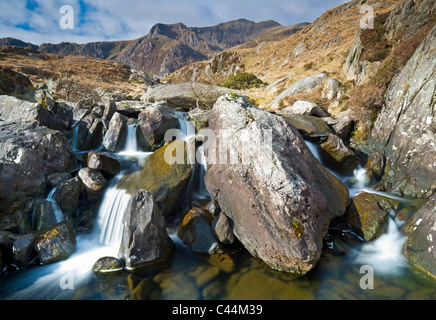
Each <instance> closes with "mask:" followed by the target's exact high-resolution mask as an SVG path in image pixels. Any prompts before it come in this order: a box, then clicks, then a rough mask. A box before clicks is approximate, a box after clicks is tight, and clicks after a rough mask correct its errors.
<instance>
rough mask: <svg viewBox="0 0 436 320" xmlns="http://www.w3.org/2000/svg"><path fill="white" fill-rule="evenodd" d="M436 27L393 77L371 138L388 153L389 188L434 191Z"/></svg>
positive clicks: (408, 191) (422, 192)
mask: <svg viewBox="0 0 436 320" xmlns="http://www.w3.org/2000/svg"><path fill="white" fill-rule="evenodd" d="M435 49H436V27H433V29H432V30H431V31H430V33H429V34H428V36H427V37H426V38H425V39H424V41H423V42H422V43H421V45H420V46H419V47H418V48H417V49H416V51H415V53H414V54H413V56H412V57H411V58H410V59H409V61H408V62H407V64H406V65H405V67H404V68H403V70H402V71H401V72H400V74H399V75H398V76H397V77H396V78H394V79H393V81H392V82H391V85H390V86H389V88H388V90H387V92H386V94H385V100H384V105H383V107H382V110H381V111H380V114H379V116H378V118H377V120H376V121H375V124H374V127H373V129H372V131H371V132H370V136H369V139H368V143H369V145H371V146H372V147H373V148H374V149H375V151H378V152H381V153H382V154H384V155H385V156H386V168H385V172H384V175H383V183H384V186H385V188H386V189H387V190H388V191H391V192H395V193H399V194H404V195H410V196H416V197H429V196H431V195H432V194H433V193H434V192H435V190H436V183H435V181H436V170H435V169H436V164H435V163H434V159H436V148H435V143H436V137H435V130H436V122H435V112H436V108H435V103H436V100H435V99H434V93H435V90H436V79H435V77H434V74H435V72H436V65H435V64H434V61H435V59H436V50H435Z"/></svg>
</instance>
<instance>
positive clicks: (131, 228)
mask: <svg viewBox="0 0 436 320" xmlns="http://www.w3.org/2000/svg"><path fill="white" fill-rule="evenodd" d="M124 226H125V227H124V231H123V236H122V242H121V249H120V252H121V255H122V257H123V258H124V260H125V261H126V267H127V268H129V269H136V268H140V269H141V270H147V271H151V270H155V269H157V268H162V267H163V266H166V265H168V264H169V261H170V259H171V257H172V253H173V250H174V247H175V246H174V242H173V241H172V240H171V238H170V237H169V236H168V234H167V232H166V223H165V219H164V216H163V215H162V214H161V212H160V210H159V207H158V205H157V203H156V201H155V200H154V198H153V196H152V195H151V193H150V192H148V191H146V190H140V191H137V192H135V193H134V194H133V196H132V197H131V199H130V201H129V203H128V205H127V208H126V212H125V214H124Z"/></svg>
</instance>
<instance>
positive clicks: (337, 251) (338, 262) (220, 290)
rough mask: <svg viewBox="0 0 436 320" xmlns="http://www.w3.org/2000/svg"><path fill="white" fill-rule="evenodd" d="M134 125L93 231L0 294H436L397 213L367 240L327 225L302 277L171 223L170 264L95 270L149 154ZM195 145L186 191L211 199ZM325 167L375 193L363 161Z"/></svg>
mask: <svg viewBox="0 0 436 320" xmlns="http://www.w3.org/2000/svg"><path fill="white" fill-rule="evenodd" d="M180 128H181V131H182V132H183V135H184V136H185V139H186V140H187V141H188V140H189V139H192V138H193V137H194V136H195V129H193V127H192V126H191V125H190V124H189V123H188V122H187V121H186V119H185V118H184V117H180ZM135 131H136V127H135V126H134V125H129V127H128V138H127V140H126V146H125V149H124V150H123V151H122V152H120V153H119V154H118V155H119V156H120V157H121V158H122V159H123V160H124V161H123V168H122V169H123V170H122V171H121V173H120V174H118V175H117V176H116V177H114V178H113V179H112V180H111V182H110V185H109V186H108V188H107V189H106V191H105V194H104V196H103V199H102V201H101V205H100V208H99V211H98V215H97V219H96V222H95V226H94V230H93V231H92V232H91V233H90V234H87V235H79V236H78V237H77V250H76V252H75V253H74V254H73V255H72V256H71V257H70V258H69V259H67V260H65V261H62V262H58V263H55V264H52V265H47V266H34V267H29V268H27V269H25V270H22V271H20V272H16V273H11V274H10V275H8V276H7V277H5V278H3V279H0V298H1V299H183V300H184V299H436V285H435V282H434V281H433V280H430V279H427V278H426V277H425V276H423V275H422V274H421V273H418V272H416V271H414V270H413V269H411V268H410V267H409V265H408V263H407V261H406V259H405V258H404V257H403V255H402V254H401V248H402V245H403V243H404V241H405V237H404V236H403V235H402V234H401V233H400V232H399V227H400V223H399V222H398V221H397V220H396V219H394V217H392V218H391V219H390V221H389V227H388V230H387V232H386V233H385V234H383V235H382V236H381V237H379V238H378V239H377V240H375V241H373V242H369V243H367V242H364V241H363V240H362V239H361V238H360V237H359V236H357V235H356V234H354V233H353V232H352V231H351V230H349V229H347V228H332V229H331V230H330V232H329V236H328V237H326V240H325V250H324V253H323V255H322V257H321V259H320V261H319V263H318V265H317V267H316V268H315V269H314V270H312V271H311V272H309V273H308V274H307V275H305V276H302V277H298V276H296V275H292V274H288V273H283V272H278V271H274V270H271V269H270V268H269V267H267V266H266V265H265V264H264V263H263V262H262V261H260V260H259V259H256V258H253V257H252V256H251V255H250V254H249V253H248V252H247V251H246V250H245V249H243V248H242V247H241V246H238V245H234V246H232V247H230V248H228V250H227V251H226V252H225V253H224V254H221V255H207V254H206V255H201V254H194V253H192V251H191V250H190V249H189V248H187V247H186V246H185V245H184V244H183V242H182V241H181V240H180V239H179V238H178V236H177V233H176V228H177V226H175V225H172V226H168V232H169V234H170V237H171V238H172V239H173V241H174V242H175V244H176V250H175V252H174V256H173V258H172V261H171V265H170V266H169V267H167V268H165V269H162V270H160V271H158V272H154V273H146V274H141V273H138V272H134V273H132V272H127V271H122V272H117V273H113V274H107V275H98V276H97V275H95V274H94V273H92V271H91V268H92V265H93V264H94V262H95V261H97V259H98V258H100V257H103V256H117V255H118V249H119V244H120V241H121V234H122V228H123V225H122V218H123V212H124V210H125V207H126V205H127V203H128V201H129V199H130V196H129V195H128V194H127V193H126V192H125V190H122V189H119V188H117V183H118V181H119V180H120V179H121V178H122V177H123V176H124V175H125V174H126V173H127V172H129V169H130V168H131V166H135V164H136V163H142V162H141V161H142V159H145V157H146V156H148V155H149V153H143V152H140V151H138V148H137V146H136V134H135ZM307 145H308V147H309V149H310V150H311V151H312V153H313V154H314V156H315V157H316V158H317V159H318V160H319V161H320V162H321V163H322V157H321V154H320V150H319V148H318V146H317V145H315V144H313V143H311V142H309V141H307ZM198 149H199V150H197V153H196V155H197V162H199V163H200V164H196V165H195V169H196V170H195V174H194V175H193V178H192V180H191V188H190V192H189V195H187V196H190V197H191V198H192V199H210V195H209V194H208V193H207V190H206V189H205V186H204V179H203V177H204V173H205V170H206V166H205V162H204V154H203V150H202V149H201V147H200V148H198ZM132 161H133V162H132ZM126 164H127V165H126ZM328 170H330V172H332V173H333V174H334V175H335V176H336V177H338V178H339V179H341V180H342V181H343V182H344V183H345V184H346V185H347V186H348V187H349V190H350V194H351V196H354V195H356V194H358V193H359V192H363V191H365V192H374V193H376V191H373V190H372V189H371V188H370V187H369V186H367V185H366V184H365V170H364V169H362V168H358V169H356V170H355V171H354V174H353V175H352V176H343V175H341V174H339V173H336V172H335V171H334V169H332V168H328ZM377 193H379V192H377ZM381 194H382V195H384V196H391V197H394V196H392V195H389V194H387V193H381ZM395 198H398V197H395ZM400 199H401V198H400ZM401 201H402V205H403V207H408V206H410V205H412V203H411V201H410V200H405V199H401ZM415 210H417V209H416V208H415ZM368 267H369V269H368ZM362 268H363V269H362ZM368 270H369V271H368ZM365 272H372V273H373V281H372V287H373V289H365V288H364V287H362V279H363V278H364V277H365V276H366V273H365ZM368 274H369V273H368ZM365 279H366V278H365Z"/></svg>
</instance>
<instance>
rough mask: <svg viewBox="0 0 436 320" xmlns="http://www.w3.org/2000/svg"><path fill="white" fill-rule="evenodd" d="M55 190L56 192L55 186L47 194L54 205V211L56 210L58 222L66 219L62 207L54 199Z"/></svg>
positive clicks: (48, 199)
mask: <svg viewBox="0 0 436 320" xmlns="http://www.w3.org/2000/svg"><path fill="white" fill-rule="evenodd" d="M55 192H56V188H53V189H52V190H51V191H50V193H49V194H48V196H47V201H49V202H50V203H51V206H52V208H53V211H54V215H55V219H56V223H58V222H61V221H63V220H64V215H63V213H62V210H61V208H60V207H59V204H58V203H57V201H56V200H55V199H54V194H55Z"/></svg>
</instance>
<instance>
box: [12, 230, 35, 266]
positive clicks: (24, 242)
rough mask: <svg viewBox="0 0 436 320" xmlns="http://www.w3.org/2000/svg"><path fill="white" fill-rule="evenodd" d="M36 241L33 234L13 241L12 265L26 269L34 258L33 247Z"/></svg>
mask: <svg viewBox="0 0 436 320" xmlns="http://www.w3.org/2000/svg"><path fill="white" fill-rule="evenodd" d="M38 239H39V236H38V234H37V233H36V232H33V233H28V234H25V235H22V236H20V237H18V238H17V239H16V240H15V241H14V245H13V247H12V252H13V255H14V264H15V265H16V266H17V267H18V268H22V267H26V266H27V265H29V263H30V262H31V261H32V260H33V259H34V258H35V257H36V252H35V250H34V245H35V243H36V242H37V240H38Z"/></svg>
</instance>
